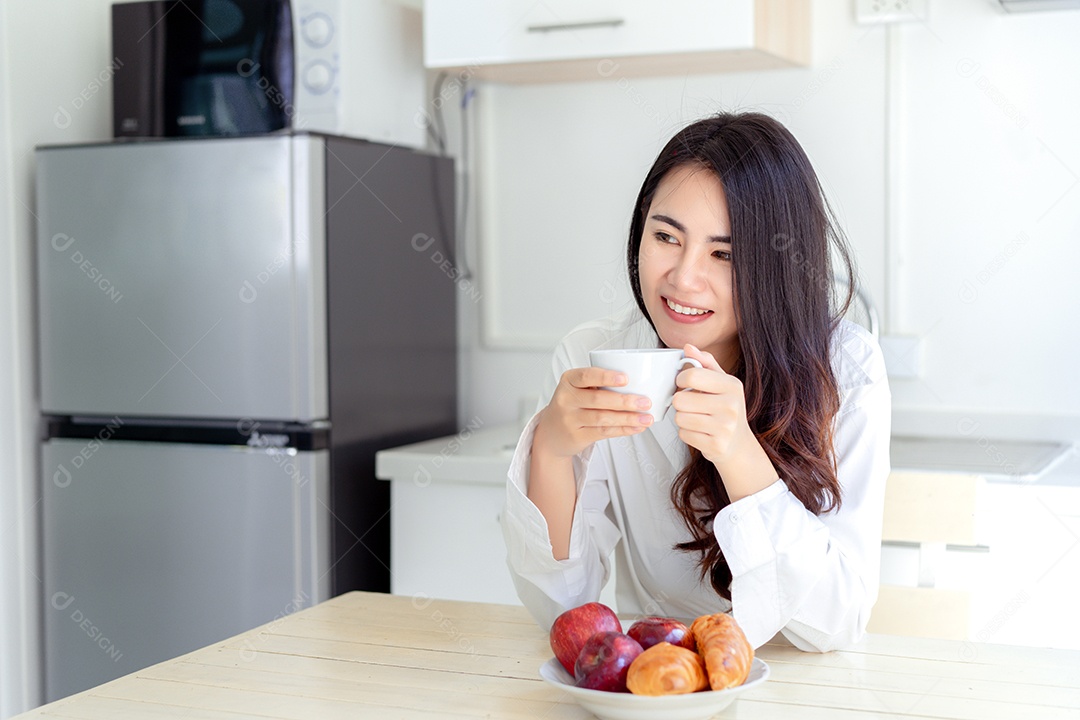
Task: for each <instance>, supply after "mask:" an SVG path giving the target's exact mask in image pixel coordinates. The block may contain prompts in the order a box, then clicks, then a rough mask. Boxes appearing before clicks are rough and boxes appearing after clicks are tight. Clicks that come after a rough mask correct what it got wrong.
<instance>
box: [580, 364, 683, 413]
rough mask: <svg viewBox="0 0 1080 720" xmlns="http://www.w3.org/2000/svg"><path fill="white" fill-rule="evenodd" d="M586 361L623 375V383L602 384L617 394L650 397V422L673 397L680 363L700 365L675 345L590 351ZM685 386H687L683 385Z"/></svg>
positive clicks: (665, 408)
mask: <svg viewBox="0 0 1080 720" xmlns="http://www.w3.org/2000/svg"><path fill="white" fill-rule="evenodd" d="M589 362H590V363H592V366H593V367H598V368H604V369H605V370H615V371H617V372H621V373H623V374H624V375H626V379H627V383H626V384H625V385H621V386H619V387H605V388H604V389H605V390H614V391H615V392H618V393H626V394H630V395H644V396H645V397H647V398H649V399H650V400H652V406H651V407H650V408H649V410H648V413H649V414H650V415H652V417H653V422H660V420H661V419H663V417H664V415H665V414H666V413H667V409H668V408H669V407H671V401H672V400H673V399H674V398H675V391H676V386H675V376H676V375H678V374H679V372H680V371H682V369H683V366H684V365H687V364H690V365H693V366H694V367H701V363H699V362H698V361H697V360H695V359H693V358H688V357H686V354H685V353H683V351H682V350H679V349H678V348H658V349H642V350H636V349H634V350H591V351H590V352H589ZM687 389H689V388H687Z"/></svg>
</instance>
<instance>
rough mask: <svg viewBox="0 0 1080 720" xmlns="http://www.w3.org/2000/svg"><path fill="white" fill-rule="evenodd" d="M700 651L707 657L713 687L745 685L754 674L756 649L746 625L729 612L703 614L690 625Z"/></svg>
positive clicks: (710, 683)
mask: <svg viewBox="0 0 1080 720" xmlns="http://www.w3.org/2000/svg"><path fill="white" fill-rule="evenodd" d="M690 632H691V633H693V635H694V639H695V640H696V641H697V649H698V652H699V653H701V656H702V657H703V658H705V669H706V671H707V672H708V674H709V686H710V687H711V688H712V689H713V690H726V689H727V688H731V687H736V686H738V685H742V684H743V682H745V681H746V678H747V676H748V675H749V674H750V665H751V663H753V661H754V648H753V647H751V646H750V643H749V642H748V641H747V639H746V636H745V635H743V631H742V628H740V627H739V625H738V624H737V623H736V622H735V620H734V618H732V617H731V616H730V615H727V614H725V613H716V614H715V615H702V616H701V617H699V618H698V619H697V620H695V621H694V623H693V624H692V625H691V626H690Z"/></svg>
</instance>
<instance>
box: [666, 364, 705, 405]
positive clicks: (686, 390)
mask: <svg viewBox="0 0 1080 720" xmlns="http://www.w3.org/2000/svg"><path fill="white" fill-rule="evenodd" d="M686 363H690V364H691V365H693V366H694V367H696V368H699V367H701V363H700V362H698V361H697V360H695V359H694V358H683V359H682V360H680V361H679V370H680V371H681V370H683V365H685V364H686ZM675 374H676V375H678V374H679V373H675ZM693 389H694V388H683V389H682V390H679V391H678V392H691V391H693ZM672 397H675V396H674V395H672Z"/></svg>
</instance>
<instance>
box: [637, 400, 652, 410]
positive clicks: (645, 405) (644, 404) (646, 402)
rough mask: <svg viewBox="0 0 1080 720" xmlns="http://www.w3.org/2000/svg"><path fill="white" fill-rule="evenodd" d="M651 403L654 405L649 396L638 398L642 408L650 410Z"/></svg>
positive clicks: (638, 403) (638, 404) (639, 405)
mask: <svg viewBox="0 0 1080 720" xmlns="http://www.w3.org/2000/svg"><path fill="white" fill-rule="evenodd" d="M650 405H652V401H650V400H649V398H638V401H637V406H638V407H639V408H641V409H642V410H648V409H649V406H650Z"/></svg>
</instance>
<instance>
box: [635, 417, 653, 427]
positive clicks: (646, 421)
mask: <svg viewBox="0 0 1080 720" xmlns="http://www.w3.org/2000/svg"><path fill="white" fill-rule="evenodd" d="M638 419H640V420H641V424H642V425H649V424H650V423H652V415H639V416H638Z"/></svg>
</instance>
